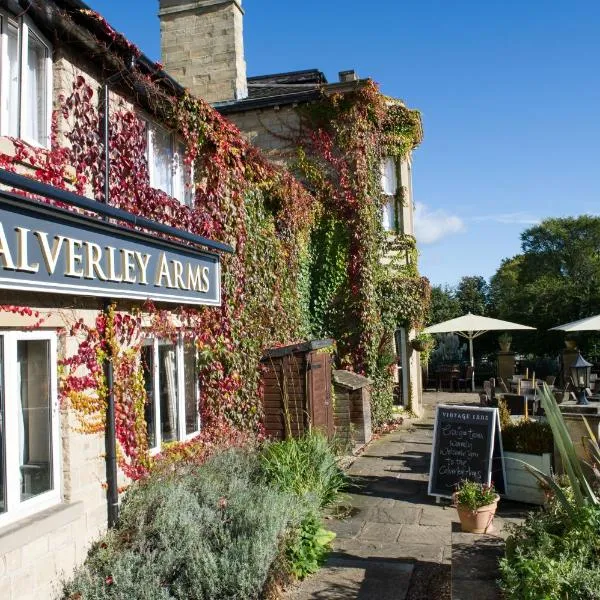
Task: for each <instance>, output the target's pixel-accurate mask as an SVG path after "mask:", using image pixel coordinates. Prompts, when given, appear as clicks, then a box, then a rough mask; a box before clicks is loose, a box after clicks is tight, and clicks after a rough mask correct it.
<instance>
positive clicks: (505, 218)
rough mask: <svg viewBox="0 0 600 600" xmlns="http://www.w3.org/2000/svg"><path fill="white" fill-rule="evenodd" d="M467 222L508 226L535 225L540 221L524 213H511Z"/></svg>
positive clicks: (476, 218)
mask: <svg viewBox="0 0 600 600" xmlns="http://www.w3.org/2000/svg"><path fill="white" fill-rule="evenodd" d="M469 221H477V222H481V221H492V222H494V223H503V224H508V225H513V224H516V225H537V224H538V223H539V222H540V219H538V218H537V217H534V216H532V215H530V214H528V213H526V212H513V213H498V214H496V215H479V216H475V217H469Z"/></svg>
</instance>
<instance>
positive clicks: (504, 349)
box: [500, 342, 511, 352]
mask: <svg viewBox="0 0 600 600" xmlns="http://www.w3.org/2000/svg"><path fill="white" fill-rule="evenodd" d="M510 344H511V342H500V350H501V351H502V352H510Z"/></svg>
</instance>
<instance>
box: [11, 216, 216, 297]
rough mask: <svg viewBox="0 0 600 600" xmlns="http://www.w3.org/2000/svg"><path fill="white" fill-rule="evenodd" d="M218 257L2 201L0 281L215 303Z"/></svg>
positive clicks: (19, 286) (24, 286)
mask: <svg viewBox="0 0 600 600" xmlns="http://www.w3.org/2000/svg"><path fill="white" fill-rule="evenodd" d="M219 267H220V264H219V257H218V256H217V255H215V254H211V253H209V252H200V251H197V250H194V249H191V248H190V249H187V248H184V247H182V246H181V245H175V244H170V243H169V242H168V241H163V240H161V239H156V238H153V237H151V236H149V235H143V234H138V233H135V232H133V231H129V230H125V229H123V228H119V227H115V226H114V225H110V224H108V223H105V222H103V221H101V220H95V219H89V218H86V217H81V216H80V215H77V214H74V213H73V214H65V213H62V214H60V215H58V216H55V215H53V216H52V218H51V219H49V218H48V215H47V214H46V215H41V214H39V213H38V211H37V210H35V209H32V208H31V206H29V207H28V206H15V205H12V204H2V206H0V287H3V288H8V289H21V290H37V291H46V292H54V293H70V294H72V293H76V294H79V295H89V296H103V297H114V298H131V299H148V298H149V299H152V300H158V301H167V302H178V303H182V304H183V303H187V304H213V305H214V304H219V303H220V268H219Z"/></svg>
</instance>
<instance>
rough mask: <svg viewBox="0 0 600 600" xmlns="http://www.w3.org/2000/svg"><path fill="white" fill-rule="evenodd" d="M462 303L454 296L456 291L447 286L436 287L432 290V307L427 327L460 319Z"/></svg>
mask: <svg viewBox="0 0 600 600" xmlns="http://www.w3.org/2000/svg"><path fill="white" fill-rule="evenodd" d="M460 315H461V310H460V303H459V301H458V300H457V299H456V298H455V296H454V290H453V289H452V288H451V287H449V286H447V285H445V286H441V285H436V286H433V287H432V288H431V305H430V308H429V316H428V318H427V325H433V324H434V323H441V322H442V321H447V320H448V319H454V318H455V317H460Z"/></svg>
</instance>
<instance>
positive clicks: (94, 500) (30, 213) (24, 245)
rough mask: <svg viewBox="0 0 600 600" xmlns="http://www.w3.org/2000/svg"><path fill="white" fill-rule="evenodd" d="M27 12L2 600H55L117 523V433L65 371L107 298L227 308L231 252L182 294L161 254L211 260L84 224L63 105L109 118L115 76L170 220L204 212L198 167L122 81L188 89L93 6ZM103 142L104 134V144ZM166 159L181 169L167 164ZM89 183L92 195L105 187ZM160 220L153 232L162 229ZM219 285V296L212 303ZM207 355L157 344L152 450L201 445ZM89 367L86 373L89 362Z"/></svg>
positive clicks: (1, 324) (15, 117)
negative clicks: (193, 175)
mask: <svg viewBox="0 0 600 600" xmlns="http://www.w3.org/2000/svg"><path fill="white" fill-rule="evenodd" d="M27 4H28V10H23V8H22V7H21V6H20V5H19V3H18V2H3V3H2V8H1V9H0V27H1V30H0V36H1V41H2V47H3V48H4V51H3V53H2V57H1V59H0V62H1V69H0V70H1V72H2V77H1V79H0V99H1V107H2V108H1V109H0V135H1V136H2V137H0V162H1V167H2V169H7V168H9V167H10V169H11V171H13V172H15V177H16V178H15V179H14V180H13V181H12V182H11V183H8V182H7V181H4V185H3V186H2V190H0V246H1V248H0V267H1V270H2V274H1V275H0V278H1V282H0V304H1V309H0V598H2V600H34V599H36V600H38V599H39V600H45V599H48V598H52V597H54V595H55V593H56V592H57V589H58V586H59V579H60V577H62V576H68V575H69V574H70V573H71V572H72V570H73V568H74V567H75V566H76V565H78V564H81V563H82V562H83V560H84V558H85V556H86V554H87V551H88V549H89V546H90V543H91V542H92V541H93V540H94V539H96V538H97V537H98V536H99V534H100V533H102V532H104V531H105V529H106V526H107V492H106V490H105V489H104V482H105V481H106V480H107V466H106V460H105V454H106V446H105V439H104V437H105V436H104V434H103V433H102V432H101V431H100V432H99V433H93V432H89V431H88V432H85V433H83V432H82V431H81V424H80V422H79V421H78V419H77V416H76V413H75V411H74V410H70V409H69V408H68V407H66V406H61V405H60V403H59V393H60V390H59V386H60V381H61V377H60V375H61V371H60V369H64V368H66V367H65V366H64V364H63V366H59V365H61V363H63V361H64V360H65V359H66V358H68V357H72V356H74V355H75V356H76V355H77V353H78V352H82V351H83V350H82V349H81V348H82V347H81V345H80V343H81V339H80V338H79V337H78V335H80V332H81V331H82V329H83V328H84V327H90V328H93V327H96V324H97V319H98V317H99V315H102V314H103V311H104V306H103V305H104V301H103V298H102V297H103V296H106V297H110V298H112V299H114V302H115V303H116V304H115V306H116V309H115V310H116V311H117V313H118V314H119V315H131V314H132V312H131V311H132V309H133V308H134V307H138V308H139V306H140V305H141V303H142V302H143V301H144V299H145V298H148V297H149V296H150V297H151V296H152V295H153V294H154V292H155V291H158V288H157V287H156V284H157V283H158V284H159V285H158V287H159V288H161V291H160V293H159V296H157V297H156V300H157V301H159V302H161V301H166V302H169V303H171V306H172V304H173V302H175V303H177V304H179V305H186V304H188V303H190V304H196V302H198V304H207V305H208V304H215V305H218V303H219V301H220V300H219V294H220V287H219V286H220V284H219V273H218V258H215V257H214V256H213V258H211V259H210V260H213V259H214V262H213V263H212V266H208V264H207V271H206V272H204V273H203V272H202V267H200V270H199V271H197V270H195V271H193V272H191V274H190V277H191V279H192V280H193V282H194V283H193V285H192V286H188V285H185V283H184V287H186V288H187V290H188V291H187V292H186V294H185V296H187V297H186V298H184V297H177V296H178V295H179V291H180V290H181V286H179V284H177V285H172V286H171V285H169V284H168V283H167V279H168V277H167V279H165V280H163V282H160V281H158V280H157V279H155V278H154V277H153V274H154V273H155V271H153V269H154V267H156V266H157V265H156V264H154V265H153V262H154V260H155V258H158V256H159V255H158V254H156V255H155V254H153V252H154V250H150V248H154V249H155V250H158V248H159V246H162V249H163V252H162V253H161V254H160V257H162V260H163V265H162V266H165V265H166V264H167V263H166V261H167V258H168V259H169V260H168V262H169V263H170V265H171V266H174V262H171V258H173V259H175V262H177V258H176V255H177V254H179V255H180V257H183V256H184V255H185V256H187V257H188V258H189V259H190V260H191V261H192V262H193V261H194V260H195V259H192V258H191V256H192V254H194V253H195V252H194V251H192V250H191V249H190V248H189V247H187V246H186V247H185V248H184V247H183V246H182V245H178V244H177V243H175V242H174V243H173V244H167V245H164V242H161V241H160V240H158V239H156V238H155V237H152V236H150V235H147V234H139V235H137V234H136V235H135V236H134V235H133V234H132V233H131V231H128V230H127V229H126V228H123V227H117V226H114V225H111V224H108V223H104V222H103V221H105V220H107V217H106V216H105V217H101V216H99V215H96V216H95V217H94V218H86V217H84V216H83V215H80V214H76V213H81V211H80V210H78V209H77V208H76V205H75V204H72V202H75V201H77V200H78V199H79V200H81V196H79V195H71V196H69V195H68V193H67V192H68V190H69V189H70V190H72V191H73V192H74V191H76V184H75V179H76V175H77V172H76V169H75V168H74V166H70V165H63V164H62V163H61V164H60V165H59V162H60V161H61V160H62V157H61V156H62V155H61V148H65V149H66V148H69V147H72V146H71V144H74V143H75V142H74V141H73V140H69V139H67V137H66V136H67V132H68V131H69V130H70V124H69V119H71V118H72V113H73V110H71V116H70V117H69V118H65V116H64V115H62V114H61V113H58V114H56V113H55V112H54V110H55V109H58V108H61V107H63V106H64V103H65V99H66V98H69V97H70V96H71V95H72V94H73V93H74V90H75V93H76V94H77V100H75V101H74V102H80V103H81V104H80V106H79V108H80V109H81V110H84V108H85V106H86V102H88V100H89V98H88V97H87V94H88V93H89V94H90V98H92V94H93V98H92V99H91V100H90V102H91V103H92V104H93V107H94V110H96V109H98V106H97V103H98V95H97V94H96V91H97V90H98V89H99V88H101V87H102V86H101V82H103V81H105V80H106V79H107V78H108V77H109V76H112V84H111V89H110V92H109V93H110V99H109V101H110V106H111V111H114V112H117V111H132V112H135V114H137V115H138V117H139V118H140V119H143V120H144V122H145V135H147V136H148V139H147V144H146V146H147V152H148V155H147V156H146V157H145V160H147V163H148V167H149V176H150V182H149V184H150V186H149V188H148V190H150V191H151V190H154V191H155V192H156V193H157V194H158V196H159V198H160V199H161V200H162V201H164V203H165V204H164V210H165V211H168V210H173V209H177V208H178V207H180V206H181V207H182V208H181V210H182V211H186V210H188V209H187V206H188V205H189V204H190V202H191V200H190V197H189V178H190V172H189V170H188V169H186V167H185V166H184V165H183V162H182V160H180V159H181V158H182V154H183V150H182V146H183V142H182V140H181V139H179V138H178V137H177V135H175V134H174V133H173V132H172V130H170V129H168V128H167V127H166V125H165V123H164V122H163V118H162V114H161V112H160V111H157V110H156V106H155V102H154V99H153V98H151V97H150V95H149V94H148V93H147V92H146V91H145V89H144V87H143V85H138V84H137V83H135V82H133V81H129V83H125V81H124V78H123V77H121V76H117V77H114V74H115V73H117V75H119V73H120V71H121V69H122V68H123V66H126V68H127V69H129V68H130V69H132V70H134V71H135V72H136V73H137V74H138V75H139V76H140V77H139V78H138V79H137V81H138V82H142V83H143V81H144V77H148V78H150V77H151V78H153V79H154V80H155V81H156V82H157V85H158V86H159V87H160V88H162V89H164V90H165V91H166V92H167V93H169V94H173V93H175V92H176V91H177V90H179V92H181V93H182V91H183V90H182V88H181V87H180V86H179V85H178V84H176V83H175V81H174V80H172V79H171V78H170V77H168V76H167V75H166V73H164V72H162V71H161V70H160V68H159V67H158V66H157V65H154V63H152V62H151V61H149V60H148V59H147V58H146V57H144V56H143V55H140V54H139V53H138V52H137V51H136V50H135V48H134V47H133V46H132V45H131V44H129V43H128V42H127V40H125V39H124V38H123V37H122V36H119V35H118V34H116V32H114V30H112V29H111V28H110V26H108V25H107V24H105V23H104V22H102V21H101V20H99V18H98V16H97V15H95V13H92V12H91V11H89V9H88V7H87V6H86V5H85V4H84V3H83V2H79V1H78V0H75V1H72V0H64V1H63V0H52V1H45V0H44V1H43V2H28V3H27ZM132 56H133V57H134V58H133V60H132ZM125 79H126V78H125ZM84 82H85V83H84ZM132 85H134V87H132ZM71 100H73V97H72V98H71ZM92 104H90V107H92ZM71 108H73V106H71ZM75 108H77V107H75ZM96 114H98V113H97V112H89V113H88V114H87V115H86V114H84V115H83V117H84V118H88V117H89V118H91V119H92V124H93V127H97V125H99V123H95V122H94V121H93V119H94V118H95V117H94V115H96ZM93 133H94V131H93V130H90V131H89V132H88V134H90V135H91V134H93ZM91 139H92V140H95V139H96V138H95V137H94V136H93V135H92V138H91ZM88 141H89V140H88ZM79 142H81V143H88V142H86V141H85V140H79ZM93 145H94V141H92V142H91V143H90V148H91V150H92V151H93V148H92V146H93ZM73 156H76V154H73ZM96 156H98V154H97V153H96ZM165 156H168V157H173V160H165V159H164V157H165ZM3 173H4V172H3ZM19 174H21V175H24V176H27V181H28V182H29V183H27V182H26V183H25V185H26V186H27V185H31V186H34V187H32V188H30V189H29V190H28V191H29V192H30V193H35V194H36V197H40V196H41V197H42V198H43V202H37V203H36V202H34V201H33V200H32V201H28V200H26V199H25V198H23V197H22V196H19V197H18V198H14V197H13V196H12V195H11V192H10V190H11V189H13V188H19V185H20V184H21V183H22V182H21V181H20V180H19V179H18V177H19ZM98 176H100V175H99V174H98ZM29 178H32V179H29ZM35 180H37V181H35ZM43 181H46V182H49V181H51V182H53V183H54V186H56V185H60V186H61V187H62V188H65V189H66V190H67V191H66V192H65V193H66V195H65V196H62V195H61V196H60V197H51V196H47V195H46V193H45V192H46V190H48V189H50V187H52V189H56V188H55V187H54V186H49V187H43V186H41V187H35V186H36V185H37V183H38V182H43ZM80 183H81V185H82V186H83V187H84V188H85V189H83V190H82V191H84V192H85V193H86V194H87V195H89V194H90V193H91V191H90V186H89V182H88V185H84V184H83V182H80ZM139 183H140V184H141V182H139ZM22 189H23V190H25V189H26V188H22ZM7 190H8V191H7ZM62 191H63V190H59V192H62ZM50 193H52V192H50ZM83 200H84V201H85V198H84V199H83ZM57 201H58V202H59V203H60V206H63V207H67V206H69V211H70V212H68V218H66V217H65V211H63V212H61V211H60V209H58V208H56V207H55V206H54V205H55V204H56V203H57ZM88 202H90V201H88ZM91 202H92V204H93V201H91ZM43 204H46V206H45V207H44V206H43ZM98 204H100V203H98ZM111 208H112V207H111ZM115 210H117V209H115ZM88 214H91V213H88ZM113 214H114V216H116V217H117V218H118V219H119V220H120V221H122V220H125V221H127V219H133V220H135V218H136V217H135V216H134V215H131V214H129V213H127V212H126V211H120V212H119V211H118V210H117V212H115V213H113ZM119 215H120V216H119ZM121 217H123V219H121ZM137 218H139V217H137ZM133 220H131V221H130V223H133ZM15 225H18V226H17V227H15ZM147 225H148V228H149V229H152V223H151V222H150V220H149V221H148V222H147ZM138 244H142V245H146V248H147V249H148V253H147V254H143V253H142V250H141V248H142V245H140V246H138ZM156 244H158V245H156ZM209 245H210V241H209ZM136 248H137V250H136ZM190 251H192V254H189V252H190ZM171 252H172V253H173V254H172V255H170V254H169V253H171ZM198 256H200V255H198ZM206 256H207V257H208V254H207V255H206ZM159 260H160V259H159ZM185 260H186V259H183V258H182V260H181V264H182V265H183V269H182V270H181V272H180V273H179V275H180V281H184V280H185V277H186V268H187V267H186V265H185V264H184V263H185ZM192 262H190V263H188V266H189V265H192ZM213 267H214V268H216V269H217V270H216V271H213V270H212V269H213ZM167 268H170V267H168V265H167ZM194 268H195V267H194ZM7 272H10V275H8V276H7ZM163 274H164V275H167V274H166V273H163ZM188 274H189V273H188ZM171 275H172V274H171ZM204 275H206V278H204ZM169 277H170V275H169ZM136 278H137V279H136ZM203 279H205V281H204V282H203V281H202V280H203ZM144 281H145V283H146V284H148V283H150V281H154V286H152V287H153V290H149V289H148V290H146V289H139V290H138V291H137V292H136V291H135V289H134V288H135V287H136V285H137V286H138V287H139V284H140V283H143V282H144ZM189 281H190V280H189V279H188V283H189ZM145 287H146V288H148V287H149V286H145ZM208 287H210V288H211V291H210V292H207V293H204V291H203V290H206V289H207V288H208ZM213 293H214V294H213ZM209 296H212V298H209ZM136 298H137V299H136ZM78 332H79V334H78ZM194 352H195V351H194V348H193V347H192V346H191V345H190V344H188V343H186V342H185V340H184V338H183V337H179V338H178V339H177V340H175V341H174V340H169V341H165V340H162V339H159V338H157V337H152V336H148V337H147V338H146V339H145V341H144V345H143V348H142V354H143V356H142V359H141V360H143V361H145V362H144V365H145V366H144V368H145V369H146V372H145V374H144V375H145V381H146V385H147V386H148V390H147V391H148V397H149V398H150V399H151V402H150V403H149V405H148V407H147V410H146V415H145V418H146V424H147V429H148V434H149V435H148V437H149V446H150V451H151V452H152V451H153V449H154V451H158V449H159V448H160V445H161V442H165V441H169V440H186V439H189V438H190V437H191V436H193V435H194V434H195V433H197V432H198V431H199V429H200V415H199V397H198V393H199V392H198V388H197V386H196V385H194V384H193V383H192V384H190V381H192V382H193V381H194V380H195V378H196V376H195V374H196V368H197V367H196V362H195V355H194ZM146 365H148V367H146ZM151 365H155V366H156V368H151V367H150V366H151ZM77 369H80V371H81V372H80V373H79V374H81V375H82V376H85V373H84V369H83V362H80V363H78V367H77ZM76 375H77V373H76ZM165 394H166V396H165ZM163 396H165V397H164V398H163ZM165 399H166V403H165V401H164V400H165ZM113 447H114V446H113ZM118 478H119V481H118V483H119V484H123V483H125V482H126V481H127V477H126V476H125V474H124V473H123V472H121V471H119V473H118ZM114 483H115V488H116V483H117V482H116V481H115V482H114Z"/></svg>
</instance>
